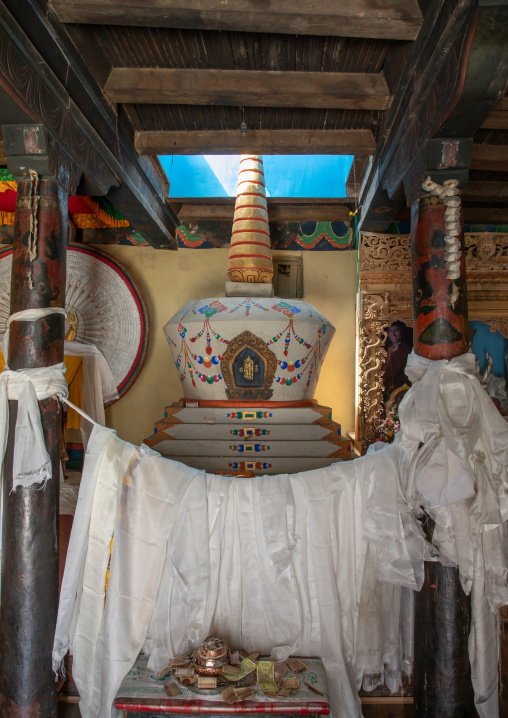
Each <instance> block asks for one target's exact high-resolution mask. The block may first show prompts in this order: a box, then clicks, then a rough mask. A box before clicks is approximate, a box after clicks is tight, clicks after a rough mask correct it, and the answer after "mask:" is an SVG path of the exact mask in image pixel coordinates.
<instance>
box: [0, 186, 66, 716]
mask: <svg viewBox="0 0 508 718" xmlns="http://www.w3.org/2000/svg"><path fill="white" fill-rule="evenodd" d="M31 238H32V240H33V241H32V244H34V245H35V247H32V248H35V250H36V251H35V252H34V255H35V256H34V257H33V258H31V257H30V255H29V250H30V244H31ZM66 249H67V195H66V194H65V193H64V192H63V191H62V190H61V189H60V188H59V187H58V186H57V184H56V182H54V181H53V180H46V179H44V180H37V179H35V180H34V181H30V180H23V181H21V182H20V183H19V185H18V195H17V200H16V219H15V226H14V251H13V262H12V282H11V313H14V312H19V311H21V310H23V309H31V308H35V307H64V306H65V277H66V271H65V259H66ZM64 328H65V317H64V316H63V315H62V314H51V315H47V316H45V317H43V318H41V319H37V320H35V321H30V322H13V323H12V324H11V328H10V346H9V356H8V358H7V359H8V364H9V367H10V368H11V369H20V368H33V367H44V366H51V365H53V364H57V363H59V362H61V361H63V348H64ZM9 405H10V427H9V441H8V447H7V452H6V458H5V466H4V484H3V502H4V513H3V531H2V596H1V612H0V661H1V664H0V715H1V716H2V718H56V715H57V695H56V683H55V676H54V673H53V671H52V667H51V651H52V646H53V637H54V631H55V624H56V615H57V608H58V500H59V488H60V486H59V482H60V475H59V450H60V431H61V410H60V405H59V403H58V401H57V400H56V399H46V400H44V401H41V402H39V407H40V410H41V417H42V425H43V430H44V439H45V443H46V448H47V450H48V453H49V455H50V457H51V462H52V468H53V478H52V480H51V481H48V482H47V484H46V486H45V488H44V489H43V490H41V487H40V486H38V485H35V486H33V487H30V488H23V487H18V488H17V489H16V490H15V491H12V493H11V484H12V456H13V448H14V425H15V421H16V413H17V402H15V401H11V402H9Z"/></svg>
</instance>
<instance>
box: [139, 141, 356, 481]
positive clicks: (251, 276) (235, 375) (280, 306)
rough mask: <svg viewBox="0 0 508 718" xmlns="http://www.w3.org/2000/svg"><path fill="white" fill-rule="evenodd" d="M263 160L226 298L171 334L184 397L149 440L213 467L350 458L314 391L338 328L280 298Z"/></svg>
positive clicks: (289, 468) (201, 307)
mask: <svg viewBox="0 0 508 718" xmlns="http://www.w3.org/2000/svg"><path fill="white" fill-rule="evenodd" d="M272 274H273V265H272V259H271V250H270V232H269V225H268V213H267V206H266V191H265V184H264V174H263V161H262V158H261V157H260V156H258V155H246V156H243V157H242V158H241V161H240V170H239V178H238V190H237V197H236V203H235V213H234V220H233V232H232V239H231V249H230V254H229V265H228V279H229V281H227V282H226V291H225V295H226V296H224V297H209V298H206V299H196V300H195V301H192V302H189V303H188V304H186V305H185V306H184V307H182V308H181V309H180V310H179V311H178V312H177V313H176V314H175V315H174V316H173V317H172V318H171V319H170V320H169V321H168V322H167V324H166V326H165V327H164V332H165V334H166V337H167V340H168V342H169V345H170V347H171V351H172V354H173V358H174V360H175V364H176V367H177V369H178V372H179V376H180V382H181V385H182V389H183V394H184V397H183V399H181V400H180V401H179V402H177V403H174V404H171V405H170V406H168V407H166V410H165V414H164V418H163V419H161V420H160V421H158V422H157V423H156V424H155V429H154V434H153V435H152V436H150V437H148V438H147V439H145V443H146V444H148V445H149V446H151V447H152V448H155V449H156V450H157V451H159V452H160V453H161V454H163V455H164V456H167V457H169V458H173V459H175V460H178V461H181V462H183V463H184V464H187V465H189V466H194V467H195V468H199V469H201V468H202V469H206V470H207V471H210V472H213V473H237V472H250V473H251V474H253V475H257V474H278V473H284V472H288V473H292V472H296V471H305V470H309V469H314V468H321V467H323V466H328V465H329V464H331V463H334V462H335V461H340V460H346V459H350V458H351V453H350V449H349V442H348V441H347V440H346V439H344V438H343V437H342V436H341V433H340V425H339V424H337V423H336V422H334V421H333V420H332V418H331V410H330V408H329V407H325V406H320V405H318V404H317V402H316V401H315V400H314V398H313V397H314V391H315V388H316V384H317V381H318V377H319V372H320V369H321V366H322V364H323V361H324V358H325V355H326V352H327V349H328V345H329V343H330V341H331V339H332V337H333V334H334V333H335V329H334V327H333V326H332V324H331V323H330V322H329V321H328V319H326V317H324V316H323V315H322V314H320V313H319V312H318V311H317V310H316V309H315V308H314V307H312V306H311V305H310V304H308V303H306V302H302V301H298V300H296V299H279V298H277V297H274V296H273V285H272Z"/></svg>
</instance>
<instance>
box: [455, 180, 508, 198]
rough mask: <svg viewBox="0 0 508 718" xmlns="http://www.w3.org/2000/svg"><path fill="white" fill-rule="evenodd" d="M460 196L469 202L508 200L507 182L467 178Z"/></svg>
mask: <svg viewBox="0 0 508 718" xmlns="http://www.w3.org/2000/svg"><path fill="white" fill-rule="evenodd" d="M462 198H463V199H465V200H468V201H469V202H499V201H503V200H506V201H508V184H507V183H506V182H478V181H475V180H469V182H468V183H467V185H466V187H464V189H463V190H462Z"/></svg>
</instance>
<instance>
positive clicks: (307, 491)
mask: <svg viewBox="0 0 508 718" xmlns="http://www.w3.org/2000/svg"><path fill="white" fill-rule="evenodd" d="M407 371H408V376H410V377H411V378H412V380H413V381H414V382H415V383H414V385H413V387H412V389H411V390H410V391H409V392H408V394H407V395H406V397H405V399H404V401H403V403H402V404H401V407H400V415H401V425H402V429H401V431H400V432H399V434H398V435H397V440H396V442H395V443H394V444H392V445H390V446H386V447H384V448H383V449H382V450H381V451H374V452H373V453H372V454H368V455H367V456H366V457H363V458H361V459H358V460H355V461H352V462H344V463H339V464H334V465H333V466H331V467H329V468H326V469H320V470H316V471H309V472H305V473H301V474H293V475H289V476H288V475H281V476H277V477H260V478H254V479H234V478H228V477H221V476H214V475H210V474H205V473H204V472H202V471H198V470H194V469H190V468H189V467H187V466H184V465H182V464H179V463H177V462H174V461H170V460H168V459H164V458H162V457H161V456H160V455H159V454H157V453H156V452H154V451H151V450H149V449H147V448H146V447H141V448H137V447H134V446H131V445H129V444H126V443H125V442H123V441H121V440H120V439H118V438H117V437H116V436H115V435H114V434H113V433H112V432H111V431H109V430H107V429H104V428H102V427H97V426H96V427H95V428H94V431H93V433H92V436H91V440H90V444H89V447H88V452H87V459H86V462H85V472H84V475H83V479H82V486H81V490H80V496H79V500H78V505H77V509H76V514H75V520H74V527H73V533H72V535H71V540H70V544H69V552H68V558H67V563H66V572H65V575H64V579H63V584H62V589H61V598H60V609H59V615H58V623H57V630H56V636H55V644H54V652H53V659H54V668H55V670H57V669H58V667H59V665H60V662H61V660H62V659H63V656H64V655H65V653H66V651H67V650H68V649H69V648H70V649H71V652H72V653H73V655H74V664H73V673H74V678H75V680H76V684H77V686H78V688H79V691H80V695H81V703H80V708H81V712H82V716H83V718H109V716H110V714H111V709H112V705H113V701H114V696H115V694H116V692H117V690H118V688H119V686H120V683H121V681H122V679H123V677H124V676H125V675H126V674H127V672H128V671H129V669H130V667H131V666H132V664H133V662H134V661H135V659H136V656H137V654H138V652H139V651H140V650H142V649H143V650H144V651H145V652H147V653H149V654H150V664H149V665H150V666H151V667H152V668H153V669H160V668H162V667H163V666H164V665H166V663H167V661H168V660H169V658H171V657H172V656H175V655H177V654H179V653H181V652H184V651H187V650H188V649H189V648H192V647H195V646H197V645H198V644H199V643H200V642H201V641H202V640H203V639H204V638H205V637H206V636H207V635H209V634H210V633H211V632H212V631H216V632H217V633H219V634H220V635H222V636H224V638H225V639H226V640H228V641H229V642H230V644H231V645H233V646H243V647H245V648H246V649H247V650H254V649H259V650H261V651H263V652H266V653H271V655H272V657H273V658H276V659H279V660H280V659H283V658H285V657H286V656H288V655H290V654H291V653H296V654H300V655H318V656H320V657H321V658H322V659H323V662H324V665H325V668H326V670H327V676H328V685H329V689H330V696H331V707H332V714H333V716H334V718H355V717H358V716H360V715H361V706H360V702H359V699H358V693H357V691H358V688H359V687H360V686H361V685H362V684H363V687H364V688H366V689H367V690H368V689H371V688H374V687H375V686H376V685H378V684H379V683H380V682H383V680H385V681H386V683H387V685H388V686H389V687H390V688H391V689H392V690H395V689H396V688H397V687H398V686H399V683H400V671H401V669H402V670H406V671H410V670H411V668H412V658H413V646H412V595H413V591H414V590H418V589H419V588H420V587H421V584H422V581H423V561H424V560H441V561H443V562H445V563H447V564H451V565H458V567H459V572H460V578H461V581H462V585H463V586H464V589H465V590H466V591H468V592H469V591H470V590H471V594H472V610H473V624H472V629H471V635H470V647H469V651H470V659H471V666H472V678H473V685H474V689H475V696H476V703H477V708H478V712H479V713H480V716H481V718H498V705H497V665H498V653H499V645H498V635H497V610H498V607H499V606H500V605H502V604H504V603H508V588H507V575H508V536H507V531H506V522H505V519H506V511H507V504H506V501H507V490H508V482H507V476H506V466H507V463H508V427H507V426H506V423H505V422H504V419H502V417H500V415H499V414H498V413H497V411H496V410H495V408H494V406H493V404H492V402H491V400H490V398H489V397H488V396H487V395H486V394H485V392H484V391H483V389H482V388H481V386H480V385H479V382H478V381H477V379H476V378H475V377H474V374H473V372H474V364H472V363H471V357H469V356H468V355H464V356H463V357H458V358H457V359H456V360H452V361H451V362H428V361H427V360H424V359H421V358H419V357H417V358H414V357H413V358H412V359H411V360H410V362H409V368H408V370H407ZM443 442H444V444H443ZM421 443H423V446H424V448H426V447H428V446H429V445H430V446H431V447H433V450H429V451H427V453H426V456H427V461H422V455H423V453H422V452H421V450H420V444H421ZM376 448H377V447H376ZM436 451H438V452H440V456H439V457H438V458H437V459H436V456H435V452H436ZM448 452H450V455H449V454H448ZM451 455H453V456H451ZM443 456H445V457H446V463H447V466H448V467H454V468H453V472H451V470H450V468H448V470H447V471H442V472H441V474H440V483H438V484H436V483H435V482H434V484H432V483H431V485H430V488H429V483H428V482H429V480H430V481H431V482H432V480H433V477H432V476H429V472H428V471H427V466H428V464H429V463H430V464H432V462H434V463H436V461H437V463H441V465H442V464H443V463H444V459H443V458H442V457H443ZM471 480H472V481H473V484H474V486H475V494H474V496H472V497H468V496H467V494H468V491H469V489H467V488H466V489H465V490H464V489H463V488H462V486H459V487H458V488H457V484H462V483H463V484H464V486H466V487H467V486H468V482H470V481H471ZM419 489H423V493H421V492H420V490H419ZM426 494H428V495H429V496H430V497H431V499H430V500H429V499H426V498H425V495H426ZM454 497H455V498H456V497H461V498H460V499H459V500H454V501H453V502H452V503H450V500H451V499H454ZM431 504H432V505H431ZM421 506H423V507H424V508H425V509H426V510H427V511H428V512H429V513H430V514H431V516H432V517H433V518H434V519H435V520H436V530H435V533H434V537H435V538H434V543H435V546H429V544H427V543H426V541H425V539H424V536H423V534H422V531H421V529H420V525H419V523H418V521H417V520H416V518H415V517H416V515H417V514H418V513H420V512H421V508H420V507H421ZM113 536H114V542H113V552H112V557H111V569H110V578H109V585H108V593H107V600H106V602H105V603H104V597H105V593H104V578H105V573H106V567H107V563H108V559H109V551H110V542H111V538H112V537H113Z"/></svg>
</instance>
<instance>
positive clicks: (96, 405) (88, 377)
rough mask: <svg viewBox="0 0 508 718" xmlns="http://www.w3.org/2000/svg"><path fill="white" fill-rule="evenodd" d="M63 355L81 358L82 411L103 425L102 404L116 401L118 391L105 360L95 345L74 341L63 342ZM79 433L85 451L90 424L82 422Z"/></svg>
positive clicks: (104, 420) (104, 417) (104, 421)
mask: <svg viewBox="0 0 508 718" xmlns="http://www.w3.org/2000/svg"><path fill="white" fill-rule="evenodd" d="M64 354H65V355H67V356H77V357H83V384H82V409H83V411H84V412H85V414H87V415H88V416H89V417H90V419H92V420H93V421H96V422H97V423H98V424H103V425H105V424H106V415H105V413H104V404H108V403H109V402H111V401H116V399H118V389H117V386H116V384H115V380H114V377H113V373H112V371H111V369H110V366H109V364H108V362H107V361H106V358H105V357H104V355H103V354H102V353H101V352H100V351H99V349H97V347H96V346H95V345H93V344H81V343H80V342H76V341H72V342H69V341H66V342H65V349H64ZM80 431H81V437H82V439H83V446H84V447H85V449H86V445H87V443H88V440H89V438H90V432H91V425H90V422H88V421H86V420H82V421H81V423H80Z"/></svg>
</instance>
